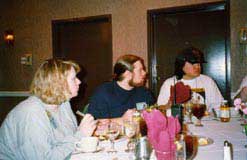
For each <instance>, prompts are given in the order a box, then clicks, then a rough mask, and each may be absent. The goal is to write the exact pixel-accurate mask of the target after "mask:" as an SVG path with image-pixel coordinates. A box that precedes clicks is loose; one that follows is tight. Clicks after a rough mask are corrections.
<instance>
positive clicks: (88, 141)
mask: <svg viewBox="0 0 247 160" xmlns="http://www.w3.org/2000/svg"><path fill="white" fill-rule="evenodd" d="M98 143H99V140H98V138H97V137H83V138H81V140H80V141H78V142H75V149H76V150H77V151H81V152H95V151H96V150H97V147H98Z"/></svg>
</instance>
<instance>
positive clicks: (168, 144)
mask: <svg viewBox="0 0 247 160" xmlns="http://www.w3.org/2000/svg"><path fill="white" fill-rule="evenodd" d="M143 117H144V119H145V121H146V124H147V128H148V139H149V142H150V143H151V145H152V146H153V148H154V150H155V152H156V156H157V158H158V160H173V159H174V158H175V157H174V156H175V155H174V153H175V150H176V146H175V144H174V139H175V136H176V134H177V133H178V132H179V131H180V129H181V127H180V124H179V121H178V118H177V117H176V118H174V117H172V116H171V117H165V116H164V115H163V114H162V113H161V112H160V111H159V110H157V109H154V110H152V111H151V112H147V111H143ZM170 153H171V154H170Z"/></svg>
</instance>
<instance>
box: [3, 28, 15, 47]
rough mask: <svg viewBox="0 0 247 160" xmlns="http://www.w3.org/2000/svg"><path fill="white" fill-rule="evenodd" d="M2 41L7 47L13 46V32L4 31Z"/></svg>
mask: <svg viewBox="0 0 247 160" xmlns="http://www.w3.org/2000/svg"><path fill="white" fill-rule="evenodd" d="M4 41H5V42H6V44H8V45H14V32H13V30H6V31H5V32H4Z"/></svg>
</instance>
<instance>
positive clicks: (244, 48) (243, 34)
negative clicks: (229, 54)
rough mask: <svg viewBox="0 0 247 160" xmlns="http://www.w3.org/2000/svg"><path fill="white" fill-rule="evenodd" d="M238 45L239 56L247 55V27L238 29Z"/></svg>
mask: <svg viewBox="0 0 247 160" xmlns="http://www.w3.org/2000/svg"><path fill="white" fill-rule="evenodd" d="M239 44H240V53H241V55H244V56H246V55H247V27H243V28H241V29H240V33H239Z"/></svg>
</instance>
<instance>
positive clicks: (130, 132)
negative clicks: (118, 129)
mask: <svg viewBox="0 0 247 160" xmlns="http://www.w3.org/2000/svg"><path fill="white" fill-rule="evenodd" d="M136 131H137V123H136V122H134V121H124V134H125V135H126V137H127V138H128V142H127V149H126V150H125V151H126V152H130V151H134V149H135V146H134V145H135V144H134V141H133V139H132V138H133V137H134V136H135V135H136Z"/></svg>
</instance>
